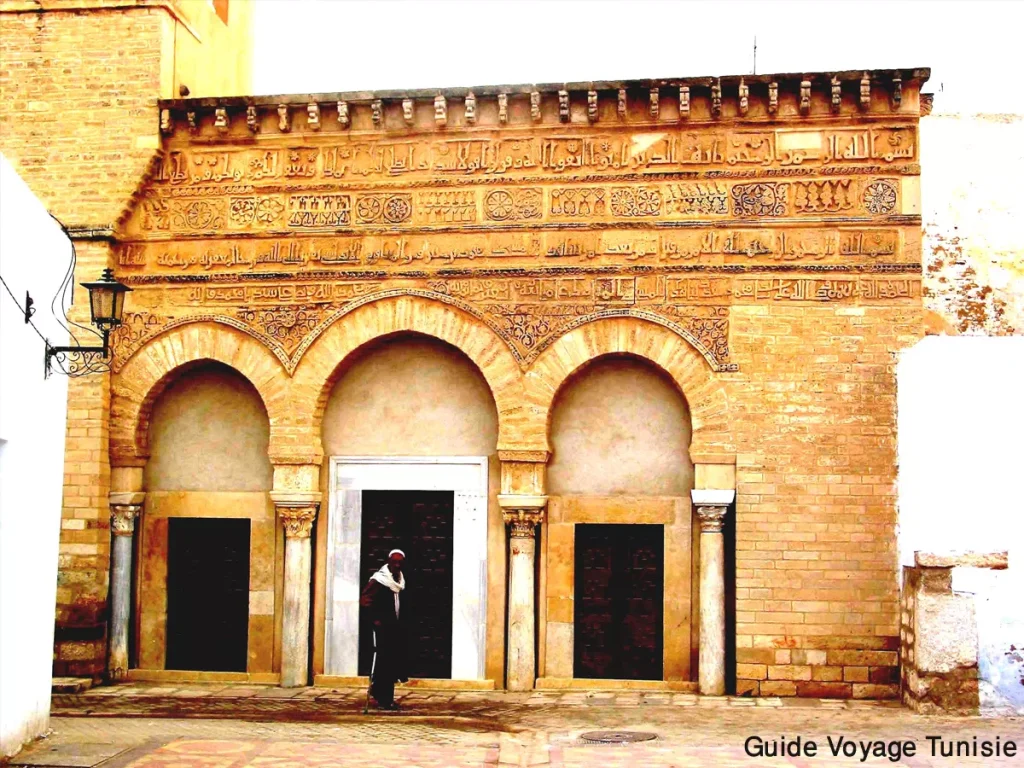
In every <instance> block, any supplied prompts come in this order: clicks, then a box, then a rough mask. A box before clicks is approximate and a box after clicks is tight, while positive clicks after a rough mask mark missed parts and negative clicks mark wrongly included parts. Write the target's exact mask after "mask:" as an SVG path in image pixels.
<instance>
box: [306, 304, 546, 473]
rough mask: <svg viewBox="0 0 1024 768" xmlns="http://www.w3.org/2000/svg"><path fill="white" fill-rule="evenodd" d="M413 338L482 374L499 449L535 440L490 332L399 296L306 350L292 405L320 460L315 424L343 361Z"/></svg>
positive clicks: (452, 312)
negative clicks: (447, 349) (447, 348)
mask: <svg viewBox="0 0 1024 768" xmlns="http://www.w3.org/2000/svg"><path fill="white" fill-rule="evenodd" d="M402 332H412V333H418V334H422V335H424V336H432V337H434V338H436V339H439V340H441V341H444V342H446V343H448V344H450V345H452V346H453V347H455V348H456V349H458V350H459V351H461V352H462V353H463V354H465V355H466V357H468V358H469V359H470V360H472V361H473V363H474V364H475V365H476V366H477V368H479V370H480V373H481V374H483V377H484V379H485V381H486V382H487V385H488V387H489V388H490V390H491V394H492V396H493V397H494V402H495V404H496V406H497V409H498V448H499V449H506V448H511V449H514V448H519V447H521V446H522V445H524V444H528V443H529V442H530V441H531V440H534V441H535V440H536V439H537V437H538V430H537V429H536V427H535V425H533V426H534V428H533V429H531V424H530V420H529V418H528V411H527V409H526V408H525V407H524V396H523V387H522V374H521V372H520V369H519V366H518V364H517V363H516V360H515V358H514V357H513V356H512V353H511V352H510V351H509V349H508V347H507V346H506V345H505V343H504V342H503V341H502V340H501V339H500V338H499V337H498V335H497V334H496V333H494V331H492V330H491V329H490V328H488V327H487V325H486V324H484V323H483V322H481V321H480V320H478V319H477V318H475V317H473V316H472V315H469V314H468V313H466V312H463V311H461V310H459V309H457V308H455V307H452V306H449V305H447V304H444V303H441V302H439V301H432V300H430V299H425V298H422V297H420V296H413V295H401V296H392V297H388V298H382V299H380V300H378V301H373V302H370V303H368V304H364V305H363V306H361V307H359V308H358V309H355V310H353V311H352V312H349V313H347V314H345V315H342V316H341V317H339V318H338V319H337V320H336V321H335V322H334V323H333V324H332V325H331V326H330V327H328V328H327V329H326V330H325V331H324V332H323V333H322V334H321V335H320V336H319V337H318V338H317V339H316V341H315V342H313V344H312V345H310V347H309V349H308V350H307V351H306V353H305V355H304V356H303V358H302V361H301V362H300V363H299V365H298V367H297V368H296V371H295V377H294V379H293V381H292V386H291V391H292V398H291V399H292V405H293V408H294V410H295V412H296V413H297V414H302V419H301V422H300V423H296V426H297V427H300V428H304V429H306V430H308V439H309V440H310V441H311V444H312V445H315V446H316V453H317V455H320V456H322V455H323V446H322V441H321V437H320V424H321V422H322V420H323V414H324V408H325V407H326V405H327V398H328V396H329V394H330V392H331V389H332V388H333V387H334V385H335V384H336V383H337V380H338V377H339V376H340V374H341V371H343V370H344V364H345V362H346V360H348V358H349V357H350V356H351V355H352V354H353V353H354V352H356V351H357V350H358V349H360V348H361V347H363V346H364V345H366V344H368V343H370V342H372V341H374V340H376V339H380V338H383V337H386V336H391V335H394V334H397V333H402Z"/></svg>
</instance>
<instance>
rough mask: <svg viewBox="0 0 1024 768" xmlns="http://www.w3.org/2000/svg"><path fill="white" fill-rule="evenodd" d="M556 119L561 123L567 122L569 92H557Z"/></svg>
mask: <svg viewBox="0 0 1024 768" xmlns="http://www.w3.org/2000/svg"><path fill="white" fill-rule="evenodd" d="M558 119H559V120H561V121H562V122H563V123H568V122H569V92H568V91H559V92H558Z"/></svg>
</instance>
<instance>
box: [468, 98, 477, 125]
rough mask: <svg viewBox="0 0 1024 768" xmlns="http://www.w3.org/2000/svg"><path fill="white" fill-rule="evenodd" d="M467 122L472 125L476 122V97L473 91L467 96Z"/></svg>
mask: <svg viewBox="0 0 1024 768" xmlns="http://www.w3.org/2000/svg"><path fill="white" fill-rule="evenodd" d="M466 122H467V123H469V124H470V125H472V124H473V123H475V122H476V96H474V95H473V92H472V91H470V92H469V93H467V94H466Z"/></svg>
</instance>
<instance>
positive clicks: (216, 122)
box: [213, 107, 228, 133]
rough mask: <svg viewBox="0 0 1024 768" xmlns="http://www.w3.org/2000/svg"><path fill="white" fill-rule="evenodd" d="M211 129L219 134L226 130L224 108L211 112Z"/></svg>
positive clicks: (226, 122)
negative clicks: (214, 129)
mask: <svg viewBox="0 0 1024 768" xmlns="http://www.w3.org/2000/svg"><path fill="white" fill-rule="evenodd" d="M213 127H214V128H216V129H217V130H218V131H220V132H221V133H224V132H226V131H227V129H228V111H227V110H226V109H224V107H217V108H216V109H215V110H214V111H213Z"/></svg>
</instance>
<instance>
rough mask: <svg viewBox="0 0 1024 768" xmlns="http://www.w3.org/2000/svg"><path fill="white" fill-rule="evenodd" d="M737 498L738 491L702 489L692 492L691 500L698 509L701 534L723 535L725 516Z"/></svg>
mask: <svg viewBox="0 0 1024 768" xmlns="http://www.w3.org/2000/svg"><path fill="white" fill-rule="evenodd" d="M735 498H736V491H732V490H710V489H700V490H693V491H690V499H691V500H692V501H693V505H694V506H695V507H696V508H697V518H698V519H699V520H700V532H701V533H721V532H722V525H723V523H724V522H725V514H726V512H728V511H729V505H730V504H732V502H733V500H734V499H735Z"/></svg>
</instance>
